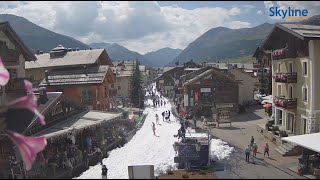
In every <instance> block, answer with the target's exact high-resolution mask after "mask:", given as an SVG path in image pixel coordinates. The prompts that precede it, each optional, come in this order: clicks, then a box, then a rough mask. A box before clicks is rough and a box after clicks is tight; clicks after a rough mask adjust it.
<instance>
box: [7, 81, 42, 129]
mask: <svg viewBox="0 0 320 180" xmlns="http://www.w3.org/2000/svg"><path fill="white" fill-rule="evenodd" d="M24 86H25V88H26V90H27V91H28V92H29V94H28V95H27V96H24V97H21V98H18V99H16V100H14V101H12V102H10V103H9V108H18V109H29V110H30V111H32V112H33V113H34V114H36V115H37V116H38V117H39V121H40V124H42V125H45V124H46V122H45V121H44V116H43V115H42V114H41V113H40V112H39V111H38V103H37V98H36V96H35V95H34V93H33V91H32V84H31V83H30V82H29V81H26V80H25V81H24Z"/></svg>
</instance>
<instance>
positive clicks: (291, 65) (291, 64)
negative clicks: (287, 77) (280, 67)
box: [289, 63, 293, 73]
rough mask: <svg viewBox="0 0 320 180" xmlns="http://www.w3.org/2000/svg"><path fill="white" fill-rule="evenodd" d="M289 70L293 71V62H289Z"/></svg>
mask: <svg viewBox="0 0 320 180" xmlns="http://www.w3.org/2000/svg"><path fill="white" fill-rule="evenodd" d="M289 72H290V73H292V72H293V63H289Z"/></svg>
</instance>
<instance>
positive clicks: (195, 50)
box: [0, 14, 320, 67]
mask: <svg viewBox="0 0 320 180" xmlns="http://www.w3.org/2000/svg"><path fill="white" fill-rule="evenodd" d="M3 21H9V23H10V24H11V26H12V27H13V29H14V30H15V31H16V32H17V33H18V35H19V36H20V37H21V39H22V40H23V41H24V42H25V43H26V45H27V46H28V47H29V48H31V49H32V50H34V51H35V50H36V49H39V50H41V51H44V52H49V51H50V50H51V49H53V48H55V47H57V46H58V45H60V44H61V45H63V46H64V47H67V48H69V47H72V48H76V47H78V48H79V49H89V48H90V47H92V48H105V49H106V50H107V53H108V54H109V56H110V58H111V59H112V60H135V59H138V60H140V62H141V63H142V64H145V65H147V66H153V67H162V66H165V65H167V64H171V65H174V63H175V62H179V63H180V64H181V63H183V62H186V61H189V60H191V59H193V60H194V61H195V62H203V61H207V62H210V61H211V62H215V61H219V62H224V61H225V62H230V61H237V59H239V60H241V61H243V62H245V61H250V59H251V56H252V54H253V52H254V51H255V49H256V47H257V46H259V45H260V43H261V42H262V41H263V39H264V38H265V37H266V36H267V35H268V34H269V32H270V31H271V29H272V27H273V24H268V23H264V24H261V25H259V26H256V27H252V28H241V29H229V28H226V27H217V28H212V29H210V30H208V31H207V32H205V33H204V34H202V35H201V36H200V37H198V38H197V39H196V40H194V41H193V42H191V43H190V44H189V45H188V46H187V47H186V48H185V49H184V50H181V49H172V48H168V47H166V48H162V49H159V50H157V51H152V52H148V53H146V54H144V55H142V54H140V53H138V52H135V51H131V50H129V49H127V48H126V47H124V46H121V45H119V44H117V43H114V44H109V43H104V42H101V43H91V44H89V45H87V44H85V43H83V42H81V41H78V40H76V39H74V38H72V37H69V36H65V35H62V34H58V33H55V32H52V31H50V30H47V29H45V28H42V27H40V26H38V25H36V24H34V23H32V22H30V21H28V20H27V19H25V18H23V17H19V16H15V15H10V14H0V22H3ZM290 23H294V22H290ZM296 23H301V24H311V25H320V15H316V16H312V17H310V18H308V19H307V20H303V21H300V22H296Z"/></svg>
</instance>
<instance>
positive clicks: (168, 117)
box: [168, 110, 171, 121]
mask: <svg viewBox="0 0 320 180" xmlns="http://www.w3.org/2000/svg"><path fill="white" fill-rule="evenodd" d="M170 115H171V114H170V110H169V111H168V120H169V121H170Z"/></svg>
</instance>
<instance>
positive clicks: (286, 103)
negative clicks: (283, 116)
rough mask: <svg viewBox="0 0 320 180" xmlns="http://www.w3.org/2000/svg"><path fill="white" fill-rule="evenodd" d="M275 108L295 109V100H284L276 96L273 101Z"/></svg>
mask: <svg viewBox="0 0 320 180" xmlns="http://www.w3.org/2000/svg"><path fill="white" fill-rule="evenodd" d="M273 102H274V104H275V105H276V106H277V107H282V108H285V109H296V108H297V98H291V99H285V98H284V97H278V96H276V97H275V98H274V100H273Z"/></svg>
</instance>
